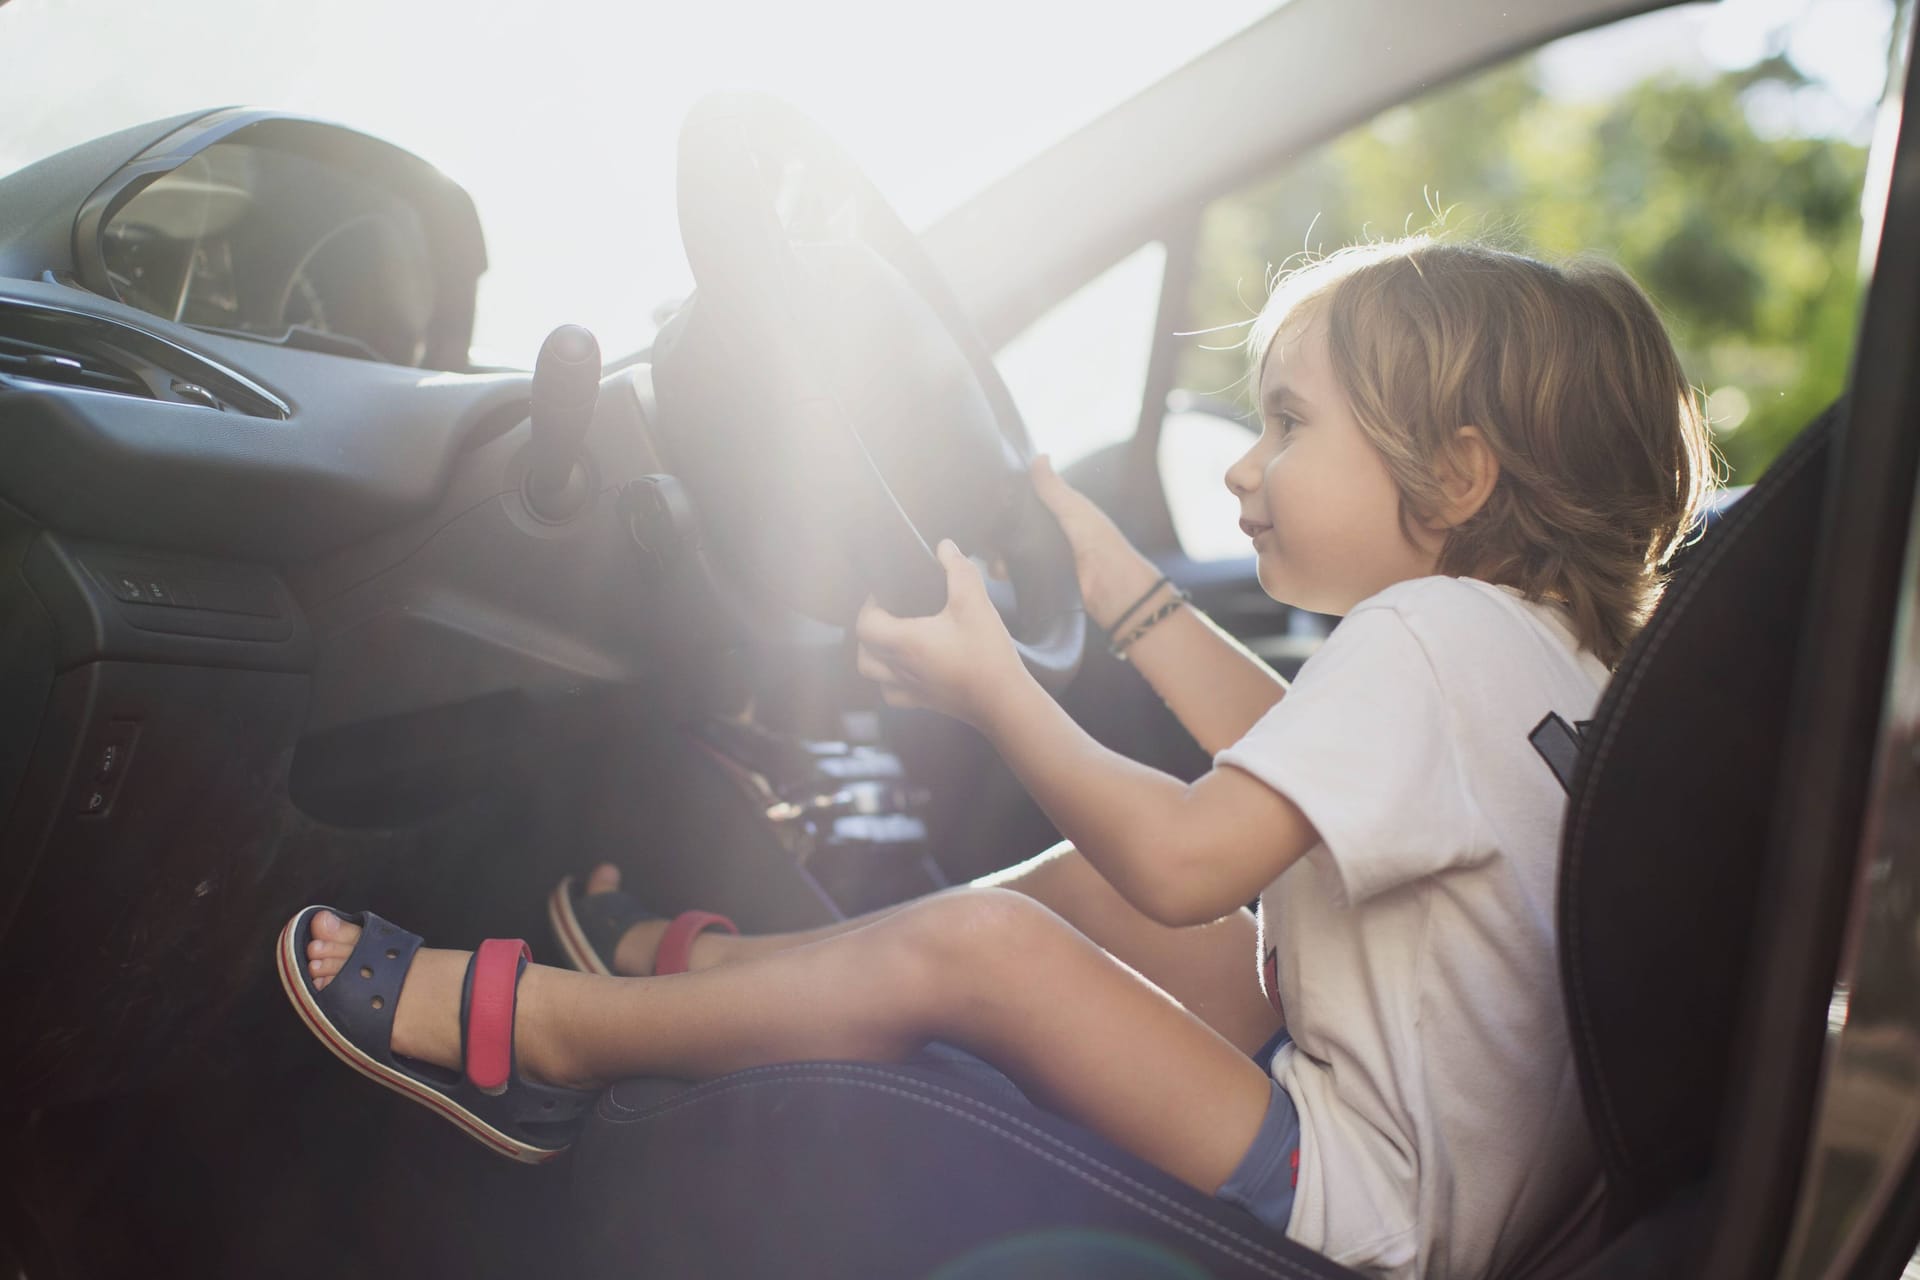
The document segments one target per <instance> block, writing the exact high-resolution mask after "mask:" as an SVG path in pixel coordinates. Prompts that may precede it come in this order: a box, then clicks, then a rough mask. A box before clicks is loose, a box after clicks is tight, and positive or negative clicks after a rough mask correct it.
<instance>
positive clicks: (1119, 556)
mask: <svg viewBox="0 0 1920 1280" xmlns="http://www.w3.org/2000/svg"><path fill="white" fill-rule="evenodd" d="M1033 489H1034V492H1035V493H1037V494H1039V495H1040V501H1042V502H1044V503H1046V504H1047V510H1049V511H1051V512H1053V518H1054V519H1056V520H1058V521H1059V522H1060V529H1061V532H1063V533H1065V534H1066V535H1067V543H1068V544H1069V545H1070V546H1071V547H1072V548H1073V569H1074V573H1075V575H1076V576H1077V577H1078V578H1079V579H1080V599H1081V602H1082V603H1084V604H1085V605H1086V607H1087V618H1088V620H1089V621H1091V622H1092V623H1093V624H1094V625H1095V626H1097V627H1099V628H1100V629H1101V630H1103V631H1105V630H1110V629H1111V628H1112V627H1113V624H1114V623H1116V622H1118V621H1119V619H1118V618H1116V617H1115V616H1114V615H1115V614H1117V613H1119V612H1120V611H1121V610H1122V609H1124V608H1126V607H1127V605H1128V604H1130V603H1132V602H1133V601H1134V600H1137V599H1139V598H1140V593H1141V592H1143V591H1145V590H1147V589H1148V588H1149V587H1151V586H1152V585H1153V584H1154V583H1155V582H1156V581H1157V580H1158V579H1159V577H1160V571H1159V570H1158V569H1156V568H1154V566H1153V562H1152V561H1151V560H1148V559H1147V558H1146V557H1145V556H1143V555H1141V554H1140V553H1139V552H1138V551H1135V550H1134V549H1133V544H1132V543H1131V542H1128V541H1127V535H1126V534H1124V533H1121V532H1120V529H1119V526H1117V525H1115V524H1114V523H1113V521H1112V520H1110V519H1108V518H1107V513H1106V512H1104V511H1102V510H1101V509H1100V508H1099V507H1096V506H1095V505H1093V501H1092V500H1091V499H1090V498H1088V497H1087V496H1086V495H1085V494H1083V493H1081V492H1080V491H1079V490H1078V489H1076V488H1074V487H1073V486H1072V485H1070V484H1068V483H1067V482H1066V481H1065V480H1062V479H1061V478H1060V477H1059V476H1058V475H1055V474H1054V470H1053V463H1052V462H1051V461H1050V460H1049V459H1048V458H1047V455H1046V454H1044V453H1043V454H1041V455H1040V456H1039V457H1037V458H1035V459H1034V460H1033Z"/></svg>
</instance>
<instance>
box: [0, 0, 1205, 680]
mask: <svg viewBox="0 0 1920 1280" xmlns="http://www.w3.org/2000/svg"><path fill="white" fill-rule="evenodd" d="M0 2H4V0H0ZM1172 581H1173V579H1172V578H1169V577H1168V576H1167V575H1166V574H1164V573H1163V574H1161V575H1160V581H1158V582H1156V583H1154V584H1153V585H1152V586H1150V587H1148V588H1147V593H1146V594H1145V595H1143V596H1141V597H1140V598H1139V599H1138V600H1135V601H1134V602H1133V603H1132V604H1130V605H1128V606H1127V607H1126V608H1125V609H1122V610H1121V611H1120V614H1119V616H1118V617H1116V618H1114V620H1113V623H1112V625H1111V626H1106V627H1102V628H1101V630H1102V631H1104V632H1106V634H1107V642H1108V643H1109V644H1111V643H1112V642H1113V636H1114V633H1115V632H1116V631H1118V630H1120V624H1121V623H1123V622H1125V621H1126V620H1127V619H1128V618H1131V617H1132V616H1133V615H1134V612H1135V611H1136V610H1138V609H1139V608H1140V606H1141V605H1143V604H1145V603H1146V602H1147V601H1149V600H1151V599H1153V597H1154V596H1155V595H1156V594H1158V592H1159V590H1160V588H1162V587H1164V586H1166V585H1167V584H1168V583H1170V582H1172Z"/></svg>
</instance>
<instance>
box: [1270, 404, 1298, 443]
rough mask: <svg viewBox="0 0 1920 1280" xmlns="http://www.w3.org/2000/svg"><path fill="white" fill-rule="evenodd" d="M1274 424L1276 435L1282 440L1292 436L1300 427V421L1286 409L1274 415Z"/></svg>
mask: <svg viewBox="0 0 1920 1280" xmlns="http://www.w3.org/2000/svg"><path fill="white" fill-rule="evenodd" d="M1272 422H1273V431H1274V434H1275V435H1277V436H1279V437H1280V438H1281V439H1285V438H1286V437H1287V436H1289V435H1292V434H1293V429H1294V428H1295V427H1297V426H1299V425H1300V419H1299V418H1297V417H1295V416H1294V415H1293V414H1291V413H1288V412H1287V411H1286V410H1284V409H1282V410H1280V411H1279V412H1277V413H1275V414H1274V415H1273V418H1272Z"/></svg>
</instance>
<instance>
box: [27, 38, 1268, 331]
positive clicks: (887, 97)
mask: <svg viewBox="0 0 1920 1280" xmlns="http://www.w3.org/2000/svg"><path fill="white" fill-rule="evenodd" d="M1276 3H1277V0H1182V3H1180V4H1158V5H1154V4H1150V5H1130V6H1127V13H1126V19H1125V21H1122V22H1115V21H1113V14H1114V12H1115V10H1114V7H1113V6H1112V5H1111V4H1108V3H1102V2H1101V0H945V2H944V3H931V2H929V0H811V2H810V3H807V4H793V3H781V2H778V0H695V2H694V3H676V4H665V3H659V2H658V0H627V2H625V3H609V2H607V0H541V2H540V3H537V4H529V3H521V4H513V5H475V4H472V3H469V2H468V0H326V2H325V3H310V2H303V3H298V4H295V3H290V2H289V0H188V2H185V3H164V4H161V3H155V2H154V0H13V3H11V4H6V5H5V6H4V7H0V68H4V69H5V70H4V72H0V173H4V172H8V171H10V170H12V169H14V168H17V167H18V166H20V165H22V164H25V163H27V162H29V161H31V160H35V159H38V158H40V157H41V156H45V155H48V154H51V153H53V152H55V151H58V150H60V149H62V148H64V147H67V146H71V145H73V144H74V143H76V142H81V141H84V140H86V139H88V138H92V137H96V136H98V135H100V134H103V133H108V132H111V131H112V130H114V129H117V128H121V127H124V126H126V125H129V124H135V123H139V122H141V121H144V120H151V119H157V118H160V117H163V116H166V115H170V114H173V113H176V112H182V111H188V110H192V109H194V108H197V107H213V106H224V105H229V104H235V103H245V104H250V105H258V106H270V107H276V108H282V109H286V110H291V111H297V112H301V113H303V114H307V115H312V116H318V117H321V118H323V119H328V120H334V121H338V122H340V123H342V124H349V125H352V126H354V127H356V128H359V129H362V130H365V131H366V132H369V133H373V134H376V135H378V136H380V137H383V138H386V139H388V140H390V141H393V142H396V143H398V144H400V145H401V146H403V147H406V148H407V149H409V150H411V151H414V152H416V153H417V154H419V155H421V156H423V157H424V158H426V159H427V160H429V161H431V162H432V163H433V164H435V165H437V166H438V167H439V168H440V169H441V170H442V171H444V172H445V173H446V174H448V176H450V177H452V178H453V179H454V180H455V181H457V182H459V183H460V184H461V185H462V186H464V187H466V188H467V190H468V191H469V192H470V193H472V195H473V197H474V200H475V201H476V203H477V204H478V205H479V208H480V216H481V221H482V224H483V226H484V228H485V231H486V236H487V244H488V249H489V252H490V256H491V258H492V266H491V268H490V269H489V271H488V272H487V274H486V275H485V276H483V277H482V278H481V283H480V288H481V297H480V317H479V324H478V332H477V333H476V335H475V339H476V347H477V348H478V350H477V351H476V355H477V356H478V357H479V358H481V359H486V358H488V357H489V356H490V355H491V356H495V357H497V358H499V359H502V360H505V361H509V362H515V363H525V362H530V361H531V360H532V357H533V352H534V351H535V350H536V349H537V348H538V346H539V343H540V340H541V338H542V337H543V336H544V335H545V334H546V332H547V331H548V330H549V329H551V328H552V327H553V326H554V325H556V324H561V323H565V322H569V321H572V322H577V323H581V324H585V325H587V326H588V327H589V328H591V329H593V330H594V331H595V332H596V333H597V334H599V335H600V338H601V346H602V349H603V350H605V351H607V352H608V353H609V354H611V353H614V352H620V351H626V350H630V349H632V348H634V347H636V346H638V345H639V344H640V343H641V342H642V341H644V340H645V338H646V337H647V335H648V334H649V333H650V332H651V331H652V328H653V326H652V323H651V321H650V320H649V317H648V314H647V313H648V312H649V311H650V310H651V308H652V307H653V305H654V304H655V303H657V302H659V301H661V300H663V299H665V298H667V297H669V296H672V295H677V294H679V293H681V292H683V291H684V290H685V289H686V288H687V287H689V283H690V282H689V278H688V276H687V273H686V267H685V262H684V259H683V258H682V256H681V253H680V246H679V237H678V231H677V229H676V228H675V225H674V218H673V141H674V136H675V131H676V130H677V128H678V126H679V123H680V118H681V115H682V114H683V113H684V112H685V110H686V108H687V107H688V106H689V105H690V104H691V103H692V102H694V101H695V100H696V99H697V98H698V97H699V96H700V95H701V94H703V93H705V92H707V91H708V90H711V89H714V88H722V87H725V88H741V87H753V88H760V89H766V90H769V91H771V92H773V93H776V94H778V95H780V96H781V97H784V98H786V99H788V100H789V101H791V102H794V103H796V104H797V105H799V106H800V107H801V108H802V109H803V110H805V111H806V112H808V114H810V115H812V116H813V117H814V118H815V119H816V120H817V121H819V122H820V123H821V124H822V125H823V126H824V127H825V129H826V130H827V132H828V133H829V134H830V135H831V136H833V137H835V138H837V139H838V140H839V141H840V143H841V144H842V145H843V146H845V147H846V148H847V149H848V150H849V151H850V152H851V153H852V154H853V156H854V157H855V158H856V159H857V160H859V161H860V162H861V163H862V164H863V165H864V166H865V167H866V168H867V170H868V172H869V173H870V174H872V175H873V177H874V179H875V181H876V182H877V183H878V185H879V186H880V188H881V190H883V191H884V192H886V193H887V194H888V196H889V197H890V198H891V199H892V200H893V202H894V204H895V206H896V207H897V208H899V209H900V211H901V213H902V215H903V216H904V217H905V218H906V220H907V221H908V222H909V223H910V224H913V225H921V224H924V223H925V222H927V221H929V220H930V219H931V218H933V217H934V216H936V215H937V214H939V213H940V212H942V211H944V210H945V209H947V208H948V207H950V206H952V205H953V204H955V203H957V202H958V201H959V200H960V199H961V198H963V197H964V196H966V195H968V194H970V193H971V192H973V191H974V190H976V189H977V188H979V187H980V186H982V185H984V184H985V183H986V182H987V181H988V180H989V179H991V178H993V177H995V176H998V175H999V174H1001V173H1003V172H1005V171H1006V170H1008V169H1010V168H1012V167H1013V166H1014V165H1015V164H1017V163H1018V162H1019V161H1021V160H1023V159H1025V158H1027V157H1028V156H1030V155H1032V154H1034V153H1036V152H1037V151H1039V150H1041V149H1042V148H1043V147H1045V146H1046V145H1047V144H1049V143H1051V142H1053V141H1054V140H1056V139H1057V138H1059V137H1061V136H1062V135H1064V134H1066V133H1068V132H1070V131H1071V130H1072V129H1073V128H1074V127H1075V126H1077V125H1079V124H1082V123H1084V122H1086V121H1088V120H1091V119H1092V118H1094V117H1095V116H1097V115H1099V114H1100V113H1101V112H1102V111H1103V110H1105V109H1106V108H1107V107H1110V106H1112V105H1114V104H1115V103H1117V102H1119V101H1121V100H1122V99H1124V98H1125V97H1127V96H1128V95H1129V94H1131V93H1132V92H1134V91H1135V90H1137V89H1140V88H1142V87H1144V86H1145V85H1147V84H1148V83H1150V82H1151V81H1153V80H1154V79H1156V78H1158V77H1159V76H1160V75H1162V74H1164V73H1165V72H1167V71H1170V70H1172V69H1173V68H1174V67H1176V66H1178V65H1179V64H1180V63H1182V62H1184V61H1186V60H1188V59H1189V58H1191V57H1193V56H1194V55H1195V54H1198V53H1200V52H1201V51H1203V50H1204V49H1206V48H1208V47H1210V46H1211V45H1213V44H1216V43H1218V42H1219V41H1220V40H1222V39H1224V38H1225V37H1227V36H1228V35H1230V34H1232V33H1233V32H1234V31H1237V30H1239V29H1240V28H1242V27H1244V26H1246V25H1247V24H1248V23H1250V22H1252V21H1253V20H1254V19H1255V18H1257V17H1259V16H1260V15H1261V14H1262V13H1264V12H1266V11H1268V10H1270V9H1272V8H1273V7H1275V4H1276Z"/></svg>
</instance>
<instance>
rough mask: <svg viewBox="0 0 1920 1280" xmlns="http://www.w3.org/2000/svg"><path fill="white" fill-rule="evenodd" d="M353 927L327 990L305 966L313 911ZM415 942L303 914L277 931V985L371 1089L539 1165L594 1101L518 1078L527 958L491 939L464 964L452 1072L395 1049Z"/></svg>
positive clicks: (374, 919)
mask: <svg viewBox="0 0 1920 1280" xmlns="http://www.w3.org/2000/svg"><path fill="white" fill-rule="evenodd" d="M316 911H333V913H334V914H335V915H337V916H339V917H340V918H341V919H342V920H345V921H347V922H348V923H349V924H358V925H359V926H360V929H361V932H360V941H359V942H358V943H357V944H355V946H354V948H353V954H352V955H351V956H349V957H347V962H346V964H344V965H343V966H341V969H340V972H339V973H338V974H336V975H335V976H334V979H333V981H332V982H329V983H328V984H327V985H326V987H325V989H324V990H319V991H316V990H314V986H313V975H312V973H311V972H310V971H309V970H308V968H307V942H308V940H309V937H310V934H309V930H310V928H311V922H312V920H313V913H314V912H316ZM419 949H420V936H419V935H418V934H413V933H408V932H407V931H406V930H405V929H401V928H399V927H398V926H396V925H393V924H389V923H388V922H387V921H385V920H382V919H381V918H380V917H379V916H377V915H375V914H373V912H371V911H364V912H360V913H359V914H350V913H348V912H344V911H336V910H334V908H332V907H320V906H314V907H307V908H305V909H304V910H302V911H301V912H300V913H299V914H298V915H296V916H294V917H293V919H291V920H289V921H288V922H287V926H286V928H284V929H282V930H281V931H280V941H279V944H278V947H277V951H276V956H277V964H278V968H279V971H280V986H281V987H282V988H283V989H284V990H285V991H286V993H287V998H288V999H289V1000H291V1001H293V1007H294V1009H295V1010H296V1011H297V1012H298V1013H299V1014H300V1019H301V1021H303V1022H305V1023H306V1024H307V1029H308V1030H309V1031H311V1032H313V1034H314V1035H315V1036H317V1037H319V1039H320V1042H321V1043H322V1044H324V1045H326V1047H327V1049H328V1051H329V1052H331V1053H332V1054H333V1056H334V1057H336V1058H338V1059H340V1060H341V1061H342V1062H344V1063H346V1064H347V1065H348V1066H350V1067H352V1068H353V1069H354V1070H355V1071H358V1072H359V1073H360V1074H361V1075H363V1076H366V1077H367V1078H368V1079H369V1080H372V1081H373V1082H374V1083H376V1084H379V1085H382V1086H384V1087H385V1088H388V1089H391V1090H393V1091H394V1092H395V1093H397V1094H399V1095H400V1096H401V1097H403V1098H406V1099H408V1100H409V1101H411V1102H417V1103H419V1104H420V1105H421V1106H424V1107H426V1108H428V1109H429V1110H431V1111H433V1113H434V1114H436V1115H438V1116H440V1117H441V1118H442V1119H445V1120H450V1121H452V1122H453V1123H454V1124H455V1125H457V1126H459V1128H460V1129H461V1130H462V1131H463V1132H465V1133H466V1134H468V1135H469V1136H470V1137H472V1138H474V1139H475V1140H477V1141H478V1142H479V1143H481V1145H483V1146H485V1147H486V1148H487V1149H488V1150H490V1151H496V1152H498V1153H499V1154H501V1155H504V1156H511V1157H512V1158H513V1159H515V1160H520V1161H524V1162H525V1163H528V1164H542V1163H544V1162H546V1161H548V1160H551V1159H553V1158H554V1157H555V1156H557V1155H559V1154H560V1153H561V1152H562V1151H565V1150H566V1149H567V1148H568V1147H569V1146H570V1145H572V1142H573V1137H574V1134H575V1133H576V1132H577V1131H578V1129H579V1127H580V1122H581V1120H582V1119H583V1118H584V1117H585V1115H586V1112H587V1110H588V1108H590V1107H591V1106H593V1103H594V1100H595V1099H596V1098H597V1097H598V1096H599V1095H598V1094H597V1093H596V1092H594V1091H591V1090H583V1089H560V1088H555V1087H553V1086H550V1085H543V1084H535V1083H533V1082H532V1081H529V1080H523V1079H521V1078H520V1071H519V1068H518V1067H517V1066H516V1065H515V1063H514V1057H513V1014H514V1000H515V997H516V995H517V994H518V991H519V984H520V975H521V974H522V973H524V972H525V971H526V967H527V964H528V962H529V961H530V960H531V959H532V958H533V953H532V952H531V951H530V950H529V949H528V947H527V944H526V943H524V942H522V941H520V939H518V938H489V939H488V940H487V941H485V942H483V943H481V944H480V947H479V949H478V950H477V951H475V952H474V953H473V957H472V959H470V960H469V961H468V962H467V977H466V981H465V982H464V983H463V984H462V985H461V989H460V1055H461V1060H462V1062H463V1064H464V1067H463V1069H462V1070H461V1071H453V1070H450V1069H448V1068H445V1067H436V1066H433V1065H432V1064H430V1063H426V1062H420V1061H417V1060H415V1059H412V1058H404V1057H401V1056H400V1055H399V1054H396V1053H395V1052H394V1051H393V1015H394V1010H395V1009H396V1008H397V1007H398V1006H399V1003H400V987H401V984H402V983H404V982H405V981H406V978H407V971H408V970H409V969H410V968H412V967H413V956H414V953H415V952H416V951H418V950H419Z"/></svg>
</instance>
